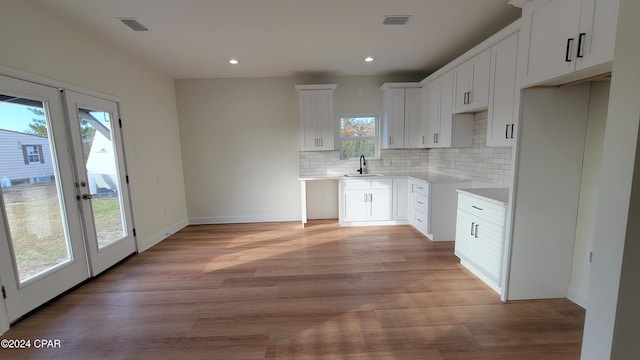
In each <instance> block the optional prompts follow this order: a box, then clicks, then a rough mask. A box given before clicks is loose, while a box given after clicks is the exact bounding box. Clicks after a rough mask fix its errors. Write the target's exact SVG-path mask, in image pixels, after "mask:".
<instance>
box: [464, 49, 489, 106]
mask: <svg viewBox="0 0 640 360" xmlns="http://www.w3.org/2000/svg"><path fill="white" fill-rule="evenodd" d="M490 64H491V50H490V49H487V50H485V51H483V52H482V53H480V54H478V55H476V56H475V57H474V58H473V59H471V60H469V72H470V74H469V80H470V81H471V84H470V90H469V91H470V93H469V95H467V111H470V112H476V111H481V110H484V109H486V108H487V103H488V101H489V77H490V75H489V72H490V71H489V69H490Z"/></svg>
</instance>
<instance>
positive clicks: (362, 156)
mask: <svg viewBox="0 0 640 360" xmlns="http://www.w3.org/2000/svg"><path fill="white" fill-rule="evenodd" d="M362 166H367V159H365V158H364V155H360V168H359V169H358V170H356V171H358V173H360V175H362V170H363V168H362Z"/></svg>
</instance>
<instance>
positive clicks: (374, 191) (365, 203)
mask: <svg viewBox="0 0 640 360" xmlns="http://www.w3.org/2000/svg"><path fill="white" fill-rule="evenodd" d="M392 187H393V185H392V179H371V180H368V179H367V180H364V179H357V180H341V181H340V201H339V206H340V209H339V220H340V224H341V225H345V224H348V223H357V222H372V221H390V220H391V219H392Z"/></svg>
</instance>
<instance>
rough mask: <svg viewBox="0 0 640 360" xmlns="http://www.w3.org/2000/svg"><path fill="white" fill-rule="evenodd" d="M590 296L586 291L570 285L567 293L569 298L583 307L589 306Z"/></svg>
mask: <svg viewBox="0 0 640 360" xmlns="http://www.w3.org/2000/svg"><path fill="white" fill-rule="evenodd" d="M588 297H589V294H587V293H586V292H584V291H582V290H579V289H576V288H573V287H569V293H568V294H567V299H569V300H571V301H573V302H574V303H576V304H577V305H578V306H580V307H582V308H583V309H586V308H587V298H588Z"/></svg>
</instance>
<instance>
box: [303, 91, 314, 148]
mask: <svg viewBox="0 0 640 360" xmlns="http://www.w3.org/2000/svg"><path fill="white" fill-rule="evenodd" d="M299 100H300V150H301V151H313V150H316V146H317V144H318V133H317V129H316V101H315V94H314V91H299Z"/></svg>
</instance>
